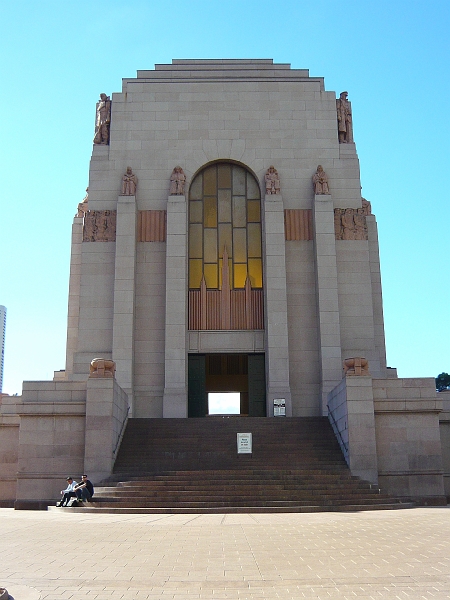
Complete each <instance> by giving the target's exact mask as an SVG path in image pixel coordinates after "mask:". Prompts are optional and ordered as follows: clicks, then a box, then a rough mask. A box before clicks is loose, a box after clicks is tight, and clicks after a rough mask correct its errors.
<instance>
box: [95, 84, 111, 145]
mask: <svg viewBox="0 0 450 600" xmlns="http://www.w3.org/2000/svg"><path fill="white" fill-rule="evenodd" d="M110 124H111V99H110V97H109V96H107V95H106V94H100V100H99V101H98V102H97V107H96V115H95V135H94V144H98V145H102V146H106V145H108V144H109V127H110Z"/></svg>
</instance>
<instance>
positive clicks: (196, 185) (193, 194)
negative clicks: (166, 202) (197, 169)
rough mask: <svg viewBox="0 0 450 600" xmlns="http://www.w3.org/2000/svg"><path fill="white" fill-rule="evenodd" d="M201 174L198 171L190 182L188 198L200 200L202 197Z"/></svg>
mask: <svg viewBox="0 0 450 600" xmlns="http://www.w3.org/2000/svg"><path fill="white" fill-rule="evenodd" d="M202 183H203V175H202V173H199V174H198V175H197V177H196V178H195V179H194V181H193V182H192V183H191V187H190V189H189V198H190V199H191V200H201V199H202V198H203V190H202Z"/></svg>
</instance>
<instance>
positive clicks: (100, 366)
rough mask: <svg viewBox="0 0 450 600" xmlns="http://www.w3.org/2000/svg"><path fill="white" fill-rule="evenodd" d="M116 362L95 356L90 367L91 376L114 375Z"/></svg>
mask: <svg viewBox="0 0 450 600" xmlns="http://www.w3.org/2000/svg"><path fill="white" fill-rule="evenodd" d="M115 372H116V363H115V362H114V361H113V360H110V359H108V358H94V359H93V360H91V364H90V367H89V377H99V378H100V377H109V378H111V377H114V374H115Z"/></svg>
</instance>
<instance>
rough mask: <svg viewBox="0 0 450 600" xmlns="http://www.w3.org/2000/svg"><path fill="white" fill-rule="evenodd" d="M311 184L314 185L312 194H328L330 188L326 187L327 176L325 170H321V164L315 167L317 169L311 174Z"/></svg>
mask: <svg viewBox="0 0 450 600" xmlns="http://www.w3.org/2000/svg"><path fill="white" fill-rule="evenodd" d="M312 180H313V186H314V194H315V195H316V196H322V195H328V194H329V193H330V188H329V187H328V177H327V174H326V173H325V171H324V170H323V167H322V165H319V166H318V167H317V171H316V172H315V173H314V175H313V176H312Z"/></svg>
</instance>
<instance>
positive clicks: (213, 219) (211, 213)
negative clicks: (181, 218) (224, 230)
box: [203, 196, 217, 227]
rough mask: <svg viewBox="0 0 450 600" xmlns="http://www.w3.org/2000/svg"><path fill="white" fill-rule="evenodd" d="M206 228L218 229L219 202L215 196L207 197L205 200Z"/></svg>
mask: <svg viewBox="0 0 450 600" xmlns="http://www.w3.org/2000/svg"><path fill="white" fill-rule="evenodd" d="M203 203H204V207H203V210H204V223H203V224H204V226H205V227H217V201H216V197H215V196H205V198H204V200H203Z"/></svg>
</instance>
